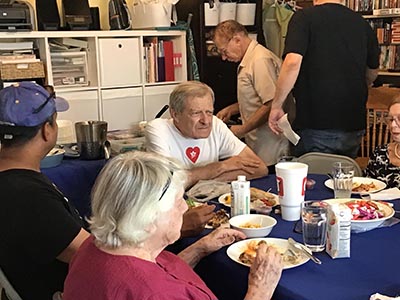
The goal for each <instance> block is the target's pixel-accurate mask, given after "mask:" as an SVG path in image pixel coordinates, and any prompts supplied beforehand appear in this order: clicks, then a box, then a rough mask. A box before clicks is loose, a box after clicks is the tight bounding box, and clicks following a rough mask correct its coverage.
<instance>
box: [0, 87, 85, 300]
mask: <svg viewBox="0 0 400 300" xmlns="http://www.w3.org/2000/svg"><path fill="white" fill-rule="evenodd" d="M64 101H65V100H64ZM66 105H67V103H66V102H64V103H63V101H62V99H54V95H51V94H49V93H48V92H47V91H46V90H45V89H44V88H43V87H41V86H39V85H37V84H35V83H32V82H21V83H19V84H15V85H13V86H10V87H7V88H5V89H3V90H1V91H0V143H1V150H0V192H1V198H0V267H1V269H2V271H3V272H4V274H5V275H6V277H7V278H8V280H9V281H10V283H11V284H12V285H13V287H14V289H15V290H16V291H17V293H18V294H19V295H20V296H21V298H22V299H24V300H27V299H34V300H36V299H41V300H47V299H52V296H53V294H54V292H56V291H62V289H63V284H64V279H65V277H66V274H67V272H68V263H69V261H70V259H71V258H72V256H73V254H74V253H75V252H76V250H77V249H78V248H79V246H80V245H81V243H82V242H83V241H84V240H85V239H86V238H87V237H88V236H89V233H88V232H87V231H86V230H85V229H83V227H82V226H83V222H82V220H81V218H80V217H79V215H78V213H77V211H76V210H75V208H74V207H73V206H72V204H70V203H69V202H68V200H67V199H66V198H65V197H64V196H63V195H62V193H61V192H59V191H58V190H57V188H56V187H55V186H54V185H53V184H52V183H51V182H50V181H49V180H48V179H47V178H46V177H45V176H44V175H43V174H42V173H40V161H41V159H42V158H43V157H44V156H46V154H47V153H48V152H49V151H50V150H51V149H52V148H53V147H54V145H55V143H56V140H57V131H58V127H57V123H56V118H57V113H56V110H57V109H58V108H60V107H64V109H65V108H66Z"/></svg>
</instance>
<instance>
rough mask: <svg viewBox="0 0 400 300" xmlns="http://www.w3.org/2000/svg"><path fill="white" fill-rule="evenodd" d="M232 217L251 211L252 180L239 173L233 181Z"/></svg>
mask: <svg viewBox="0 0 400 300" xmlns="http://www.w3.org/2000/svg"><path fill="white" fill-rule="evenodd" d="M231 187H232V193H231V194H232V203H231V217H234V216H237V215H244V214H249V213H250V181H247V180H246V176H243V175H239V176H238V177H237V180H235V181H232V183H231Z"/></svg>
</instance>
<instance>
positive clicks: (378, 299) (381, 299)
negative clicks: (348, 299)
mask: <svg viewBox="0 0 400 300" xmlns="http://www.w3.org/2000/svg"><path fill="white" fill-rule="evenodd" d="M369 300H400V297H388V296H385V295H381V294H378V293H376V294H373V295H371V297H370V298H369Z"/></svg>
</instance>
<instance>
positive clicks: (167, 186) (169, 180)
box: [158, 172, 174, 201]
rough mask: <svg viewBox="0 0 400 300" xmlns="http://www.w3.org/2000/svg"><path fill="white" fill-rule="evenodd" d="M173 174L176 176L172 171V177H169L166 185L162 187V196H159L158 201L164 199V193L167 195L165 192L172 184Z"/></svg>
mask: <svg viewBox="0 0 400 300" xmlns="http://www.w3.org/2000/svg"><path fill="white" fill-rule="evenodd" d="M173 176H174V173H173V172H171V177H168V180H167V182H166V183H165V185H164V187H163V189H162V192H161V196H160V198H158V201H160V200H161V199H162V197H164V195H165V193H166V192H167V190H168V188H169V186H170V185H171V178H172V177H173Z"/></svg>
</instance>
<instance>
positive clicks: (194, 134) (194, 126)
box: [146, 81, 268, 184]
mask: <svg viewBox="0 0 400 300" xmlns="http://www.w3.org/2000/svg"><path fill="white" fill-rule="evenodd" d="M169 105H170V114H171V116H172V119H169V120H168V119H155V120H153V121H151V122H150V123H149V124H148V125H147V127H146V137H147V150H148V151H152V152H157V153H159V154H162V155H165V156H169V157H173V158H175V159H178V160H179V161H180V162H181V163H183V164H184V165H185V166H186V167H187V168H188V169H189V170H190V171H189V176H190V178H189V184H195V183H196V182H197V181H199V180H201V179H216V180H224V181H230V180H234V179H236V177H237V176H238V175H246V177H247V178H249V179H252V178H258V177H262V176H265V175H267V173H268V171H267V167H266V166H265V164H264V162H263V161H262V160H261V159H260V158H259V157H258V156H257V155H256V154H255V153H254V152H253V151H252V150H251V149H250V148H249V147H248V146H246V144H244V143H243V142H242V141H240V140H239V139H238V138H237V137H236V136H235V135H234V134H233V133H232V132H231V131H230V130H229V129H228V127H227V126H226V125H225V124H224V123H223V122H222V121H221V120H219V119H218V118H216V117H215V116H213V112H214V93H213V91H212V89H211V88H210V87H209V86H207V85H206V84H204V83H201V82H198V81H188V82H184V83H181V84H179V85H178V86H177V87H176V88H175V89H174V90H173V91H172V93H171V95H170V101H169Z"/></svg>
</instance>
